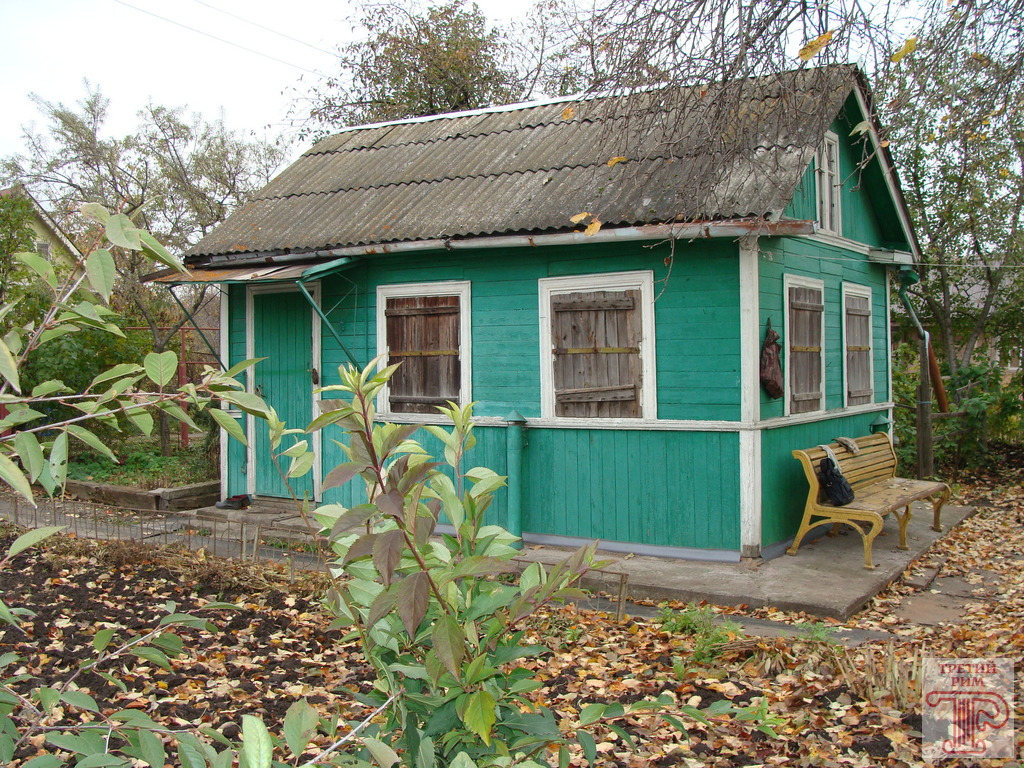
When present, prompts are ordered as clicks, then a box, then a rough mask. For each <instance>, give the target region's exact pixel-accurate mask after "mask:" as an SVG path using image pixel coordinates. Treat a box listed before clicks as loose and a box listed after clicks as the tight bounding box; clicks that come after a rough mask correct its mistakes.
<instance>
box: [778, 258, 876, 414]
mask: <svg viewBox="0 0 1024 768" xmlns="http://www.w3.org/2000/svg"><path fill="white" fill-rule="evenodd" d="M760 246H761V259H760V263H759V268H758V269H759V276H760V286H759V300H760V311H761V337H762V338H763V336H764V328H765V325H766V323H767V322H768V320H769V319H770V320H771V322H772V327H773V328H774V329H775V330H776V331H778V333H779V334H780V335H781V336H782V338H781V340H780V341H779V343H780V344H781V345H782V349H783V360H782V367H783V372H784V373H785V371H786V359H785V349H786V317H785V312H784V303H783V301H784V291H783V285H784V275H786V274H792V275H799V276H802V277H811V278H815V279H818V280H821V281H823V282H824V285H825V403H826V409H828V410H832V409H836V408H842V407H843V401H844V398H843V366H844V365H845V362H846V355H845V353H844V348H843V335H842V332H843V326H842V284H843V282H844V281H846V282H850V283H856V284H858V285H863V286H868V287H870V288H871V324H872V347H873V353H872V354H873V358H872V363H873V374H874V390H875V398H874V401H875V402H887V401H888V400H889V398H890V394H889V374H890V366H891V360H890V357H889V353H888V346H887V345H888V339H887V328H886V322H887V314H886V303H887V301H888V294H887V288H886V274H885V271H886V267H884V266H882V265H880V264H873V263H871V262H868V261H867V260H866V259H865V257H864V256H863V255H860V254H857V253H855V252H853V251H848V250H846V249H845V248H840V247H838V246H833V245H826V244H824V243H819V242H816V241H813V240H807V239H798V238H788V239H784V240H782V239H775V240H762V241H761V242H760ZM784 413H785V402H784V398H779V399H778V400H772V399H770V398H769V397H768V396H767V395H766V394H765V392H764V390H763V389H762V390H761V418H762V419H771V418H778V417H781V416H783V415H784Z"/></svg>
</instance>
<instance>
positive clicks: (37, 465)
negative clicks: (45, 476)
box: [14, 432, 46, 483]
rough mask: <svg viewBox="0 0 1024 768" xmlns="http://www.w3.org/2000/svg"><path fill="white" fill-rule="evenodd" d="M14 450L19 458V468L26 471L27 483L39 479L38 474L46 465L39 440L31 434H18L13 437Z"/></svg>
mask: <svg viewBox="0 0 1024 768" xmlns="http://www.w3.org/2000/svg"><path fill="white" fill-rule="evenodd" d="M14 449H15V450H16V451H17V452H18V456H19V457H20V458H21V466H23V467H24V468H25V469H26V470H28V479H29V482H31V483H34V482H35V481H36V480H38V479H39V473H40V472H42V471H43V467H44V466H45V465H46V458H45V457H44V456H43V449H42V447H41V446H40V445H39V440H37V439H36V436H35V434H34V433H32V432H19V433H18V434H17V435H15V436H14Z"/></svg>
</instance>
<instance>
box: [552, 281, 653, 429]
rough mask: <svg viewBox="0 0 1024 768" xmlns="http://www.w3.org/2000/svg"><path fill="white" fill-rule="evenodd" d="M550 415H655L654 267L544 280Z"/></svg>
mask: <svg viewBox="0 0 1024 768" xmlns="http://www.w3.org/2000/svg"><path fill="white" fill-rule="evenodd" d="M539 287H540V302H541V306H540V321H541V344H542V357H541V376H542V380H541V390H542V391H541V397H542V412H543V415H544V416H554V417H558V418H584V419H595V418H596V419H611V418H620V419H640V418H644V419H653V418H656V416H655V410H656V403H655V388H654V317H653V275H652V273H650V272H648V271H644V272H624V273H618V274H604V275H585V276H578V277H558V278H548V279H544V280H541V281H540V286H539Z"/></svg>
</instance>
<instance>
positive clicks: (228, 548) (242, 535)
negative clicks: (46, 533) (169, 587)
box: [0, 494, 322, 570]
mask: <svg viewBox="0 0 1024 768" xmlns="http://www.w3.org/2000/svg"><path fill="white" fill-rule="evenodd" d="M0 518H5V519H7V520H9V521H10V522H12V523H14V524H15V525H20V526H24V527H30V528H39V527H41V526H47V525H58V526H62V527H63V528H64V529H65V531H64V532H65V533H66V534H70V535H74V536H76V537H79V538H88V539H96V540H100V541H117V540H129V539H132V540H135V541H139V542H143V543H147V544H152V545H154V546H165V545H171V544H176V545H178V546H182V547H185V548H187V549H192V550H198V549H205V550H206V551H207V552H208V553H209V554H211V555H213V556H215V557H226V558H234V559H238V560H262V561H266V562H273V563H284V564H287V565H289V567H291V568H298V569H303V570H319V569H322V566H321V564H320V560H319V558H318V557H317V554H316V547H317V541H316V539H315V537H314V536H312V535H310V534H309V532H307V531H303V530H301V529H298V528H296V527H295V526H280V525H274V524H273V523H256V522H242V521H228V520H217V519H204V518H201V517H196V516H195V515H192V514H189V513H187V512H158V511H153V510H145V509H132V508H129V507H116V506H111V505H108V504H95V503H92V502H85V501H78V500H75V499H64V498H57V499H44V500H38V501H37V503H36V504H35V505H32V504H29V503H28V502H27V501H25V500H24V499H22V498H21V497H18V496H15V495H14V494H5V495H2V496H0Z"/></svg>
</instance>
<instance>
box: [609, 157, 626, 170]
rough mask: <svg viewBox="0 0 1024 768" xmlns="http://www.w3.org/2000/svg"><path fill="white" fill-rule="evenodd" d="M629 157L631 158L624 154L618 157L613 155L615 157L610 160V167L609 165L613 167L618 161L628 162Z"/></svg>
mask: <svg viewBox="0 0 1024 768" xmlns="http://www.w3.org/2000/svg"><path fill="white" fill-rule="evenodd" d="M628 159H629V158H628V157H625V156H624V155H619V156H618V157H613V158H612V159H611V160H609V161H608V167H609V168H611V167H612V166H613V165H615V164H616V163H624V162H626V161H627V160H628Z"/></svg>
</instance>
